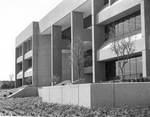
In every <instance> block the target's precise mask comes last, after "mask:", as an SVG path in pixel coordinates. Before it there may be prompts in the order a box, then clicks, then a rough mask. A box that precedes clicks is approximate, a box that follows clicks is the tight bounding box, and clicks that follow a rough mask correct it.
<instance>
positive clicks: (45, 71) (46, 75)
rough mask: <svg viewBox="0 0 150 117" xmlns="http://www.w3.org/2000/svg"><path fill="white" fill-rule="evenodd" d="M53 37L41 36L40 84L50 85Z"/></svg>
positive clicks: (39, 45)
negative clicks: (51, 41)
mask: <svg viewBox="0 0 150 117" xmlns="http://www.w3.org/2000/svg"><path fill="white" fill-rule="evenodd" d="M50 40H51V37H50V35H41V36H39V40H38V41H39V42H38V77H39V79H38V86H50V77H51V76H50V74H51V73H50V72H51V69H50V67H51V56H52V55H51V43H50Z"/></svg>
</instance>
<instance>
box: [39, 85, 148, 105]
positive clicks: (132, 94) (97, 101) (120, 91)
mask: <svg viewBox="0 0 150 117" xmlns="http://www.w3.org/2000/svg"><path fill="white" fill-rule="evenodd" d="M149 89H150V83H93V84H80V85H66V86H53V87H43V88H42V89H39V90H38V91H39V96H40V97H42V100H43V102H50V103H59V104H73V105H80V106H84V107H122V106H126V105H128V106H132V107H135V106H149V105H150V100H149V97H150V90H149Z"/></svg>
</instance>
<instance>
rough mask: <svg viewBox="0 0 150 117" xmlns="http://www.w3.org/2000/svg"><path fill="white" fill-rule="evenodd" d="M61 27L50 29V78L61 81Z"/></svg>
mask: <svg viewBox="0 0 150 117" xmlns="http://www.w3.org/2000/svg"><path fill="white" fill-rule="evenodd" d="M61 48H62V47H61V26H54V25H53V26H52V27H51V76H53V75H57V76H59V78H60V79H59V82H61V81H62V51H61V50H62V49H61Z"/></svg>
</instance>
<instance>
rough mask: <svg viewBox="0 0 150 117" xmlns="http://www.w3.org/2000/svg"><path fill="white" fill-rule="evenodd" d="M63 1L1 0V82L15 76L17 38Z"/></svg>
mask: <svg viewBox="0 0 150 117" xmlns="http://www.w3.org/2000/svg"><path fill="white" fill-rule="evenodd" d="M61 1H62V0H0V81H1V80H10V79H9V74H15V38H16V36H17V35H19V33H20V32H22V31H23V30H24V29H25V28H26V27H27V26H28V25H29V24H30V23H31V22H32V21H39V20H41V19H42V18H43V17H44V16H45V15H46V14H47V13H48V12H49V11H50V10H52V9H53V8H54V7H55V6H57V5H58V4H59V3H60V2H61Z"/></svg>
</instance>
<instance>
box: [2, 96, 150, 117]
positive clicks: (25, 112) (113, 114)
mask: <svg viewBox="0 0 150 117" xmlns="http://www.w3.org/2000/svg"><path fill="white" fill-rule="evenodd" d="M0 115H3V116H5V115H9V116H10V115H13V116H43V117H150V108H148V107H145V108H142V107H136V108H129V107H124V108H95V109H88V108H84V107H79V106H72V105H60V104H52V103H51V104H48V103H42V101H41V98H39V97H28V98H10V99H3V100H0Z"/></svg>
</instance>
